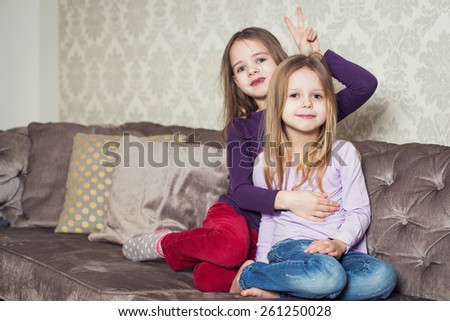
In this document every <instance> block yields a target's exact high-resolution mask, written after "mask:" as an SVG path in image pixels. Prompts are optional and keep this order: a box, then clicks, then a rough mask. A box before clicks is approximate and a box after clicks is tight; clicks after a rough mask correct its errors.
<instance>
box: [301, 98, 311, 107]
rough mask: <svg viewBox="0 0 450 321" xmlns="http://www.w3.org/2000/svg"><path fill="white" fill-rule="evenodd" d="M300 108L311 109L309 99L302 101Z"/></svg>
mask: <svg viewBox="0 0 450 321" xmlns="http://www.w3.org/2000/svg"><path fill="white" fill-rule="evenodd" d="M302 108H306V109H311V108H312V104H311V101H310V100H309V99H306V100H304V101H303V102H302Z"/></svg>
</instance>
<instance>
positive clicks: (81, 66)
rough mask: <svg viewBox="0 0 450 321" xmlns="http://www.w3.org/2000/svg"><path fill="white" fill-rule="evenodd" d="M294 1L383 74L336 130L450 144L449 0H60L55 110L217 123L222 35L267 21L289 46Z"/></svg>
mask: <svg viewBox="0 0 450 321" xmlns="http://www.w3.org/2000/svg"><path fill="white" fill-rule="evenodd" d="M298 5H300V6H302V7H303V12H304V16H305V20H306V23H307V25H310V26H313V27H314V28H315V29H316V30H317V32H318V35H319V41H320V44H321V49H322V50H323V51H325V50H326V49H328V48H330V49H333V50H334V51H336V52H337V53H339V54H340V55H342V56H344V57H345V58H347V59H349V60H351V61H353V62H355V63H357V64H359V65H362V66H364V67H365V68H366V69H368V70H370V71H371V72H372V73H374V74H375V75H376V77H377V78H378V81H379V86H378V89H377V92H376V93H375V95H374V96H373V97H372V98H371V99H370V101H369V102H367V103H366V104H365V105H364V106H363V107H362V108H360V110H358V111H357V112H356V113H355V114H353V115H352V116H350V117H349V118H348V119H346V120H344V121H343V122H342V123H341V124H340V125H339V132H340V136H341V137H344V138H347V139H356V140H362V139H376V140H385V141H389V142H394V143H405V142H412V141H418V142H426V143H437V144H444V145H450V126H449V124H450V25H449V23H448V22H449V21H450V1H449V0H399V1H391V0H377V1H372V0H337V1H331V0H303V1H294V0H291V1H279V0H246V1H241V0H60V5H59V9H60V12H59V15H60V35H59V37H60V115H61V120H62V121H73V122H79V123H84V124H92V123H102V124H104V123H113V124H119V123H122V122H125V121H142V120H146V121H152V122H159V123H163V124H181V125H187V126H193V127H205V128H213V129H221V128H222V122H221V115H222V114H221V108H222V95H221V92H220V88H219V78H218V76H219V65H220V59H221V55H222V51H223V49H224V47H225V45H226V43H227V41H228V39H229V37H230V36H231V35H232V34H233V33H234V32H236V31H237V30H239V29H242V28H244V27H248V26H259V27H263V28H266V29H268V30H270V31H271V32H273V33H274V34H275V35H276V36H277V37H278V38H279V39H280V41H281V43H282V44H283V45H284V46H285V48H286V50H287V52H288V53H290V54H293V53H295V52H296V50H295V48H296V47H295V45H294V43H293V41H292V40H291V37H290V34H289V33H288V31H287V29H286V28H285V25H284V22H283V16H285V15H288V16H290V17H291V19H295V18H296V17H295V8H296V7H297V6H298Z"/></svg>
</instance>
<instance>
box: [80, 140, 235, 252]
mask: <svg viewBox="0 0 450 321" xmlns="http://www.w3.org/2000/svg"><path fill="white" fill-rule="evenodd" d="M129 145H130V148H128V149H127V148H126V146H125V144H123V143H121V146H120V152H119V154H120V157H121V164H120V165H119V166H117V167H116V168H115V169H114V173H113V180H112V186H111V190H110V208H109V211H108V213H107V223H106V226H105V229H104V230H103V231H101V232H95V233H92V234H90V235H89V240H91V241H109V242H114V243H119V244H123V243H124V242H125V241H127V240H128V239H130V238H132V237H134V236H137V235H140V234H144V233H148V232H151V231H155V230H156V229H159V228H170V229H174V230H186V229H191V228H194V227H197V226H200V225H201V223H202V222H203V219H204V217H205V215H206V212H207V210H208V208H209V207H210V206H211V205H212V204H214V203H215V202H216V201H217V200H218V198H219V196H220V195H222V194H224V193H226V192H227V190H228V179H227V178H228V170H227V167H226V155H225V150H224V149H217V148H215V147H212V146H207V145H202V144H189V143H184V144H183V143H181V144H169V143H161V142H149V141H148V140H147V139H145V138H138V137H134V136H130V144H129ZM131 145H132V146H131ZM137 146H139V147H137ZM124 147H125V148H124Z"/></svg>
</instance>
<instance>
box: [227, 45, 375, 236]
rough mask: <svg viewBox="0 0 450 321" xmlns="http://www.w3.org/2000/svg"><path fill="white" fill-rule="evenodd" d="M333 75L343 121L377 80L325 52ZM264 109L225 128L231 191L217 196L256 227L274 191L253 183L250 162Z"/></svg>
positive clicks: (268, 210)
mask: <svg viewBox="0 0 450 321" xmlns="http://www.w3.org/2000/svg"><path fill="white" fill-rule="evenodd" d="M324 58H325V60H326V61H327V63H328V67H329V69H330V71H331V74H332V76H333V77H334V78H335V79H337V80H338V81H339V82H341V83H342V84H344V85H345V88H344V89H342V90H341V91H339V92H338V93H337V102H338V108H339V115H338V116H339V119H340V120H342V119H344V118H345V117H347V116H348V115H350V114H351V113H353V112H354V111H355V110H357V109H358V108H359V107H360V106H361V105H363V104H364V103H365V102H366V101H367V100H368V99H369V98H370V97H371V96H372V94H373V93H374V92H375V89H376V87H377V79H376V78H375V76H373V75H372V74H371V73H370V72H369V71H367V70H365V69H364V68H362V67H360V66H358V65H356V64H354V63H352V62H350V61H348V60H346V59H344V58H342V57H341V56H339V55H337V54H336V53H334V52H333V51H331V50H328V51H326V52H325V54H324ZM264 115H265V111H261V112H254V113H252V114H251V115H250V117H249V118H247V119H237V118H236V119H234V122H233V123H234V126H235V128H236V130H237V132H236V131H235V130H234V128H233V127H232V125H231V124H229V125H228V128H227V135H228V137H227V162H228V168H229V174H230V191H229V192H228V194H226V195H222V196H221V197H220V198H219V201H220V202H225V203H228V204H230V205H232V206H234V207H235V209H236V210H237V211H238V212H239V213H240V214H241V215H243V216H244V217H245V218H246V219H247V222H248V224H249V226H250V227H251V228H253V229H255V230H258V229H259V223H260V220H261V214H260V213H273V212H276V211H275V209H274V204H275V197H276V195H277V193H278V191H277V190H268V189H264V188H261V187H256V186H254V185H253V180H252V173H253V163H254V161H255V159H256V157H257V156H258V154H259V153H260V152H261V150H262V142H263V136H264Z"/></svg>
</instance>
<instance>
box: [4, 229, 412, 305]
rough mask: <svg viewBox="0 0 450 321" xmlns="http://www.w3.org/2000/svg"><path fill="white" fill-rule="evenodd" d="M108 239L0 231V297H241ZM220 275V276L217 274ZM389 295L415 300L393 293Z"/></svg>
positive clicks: (49, 232)
mask: <svg viewBox="0 0 450 321" xmlns="http://www.w3.org/2000/svg"><path fill="white" fill-rule="evenodd" d="M120 249H121V247H120V246H119V245H117V244H113V243H107V242H104V243H100V242H98V243H97V242H89V241H88V239H87V237H86V236H85V235H79V234H58V233H53V229H50V228H8V229H2V230H1V233H0V276H1V277H0V298H2V299H4V300H14V301H18V300H27V301H30V300H54V301H57V300H89V301H100V300H116V301H117V300H189V301H194V300H245V299H251V298H243V297H241V296H239V295H232V294H229V293H203V292H200V291H198V290H196V289H195V288H194V286H193V277H192V271H189V270H188V271H183V272H173V271H172V270H170V268H169V267H168V266H167V264H165V263H164V262H162V261H158V262H145V263H143V262H141V263H136V262H132V261H129V260H127V259H125V258H123V257H122V256H121V254H120ZM219 277H220V276H219ZM390 300H420V298H416V297H411V296H407V295H401V294H398V293H393V295H392V296H391V297H390Z"/></svg>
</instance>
